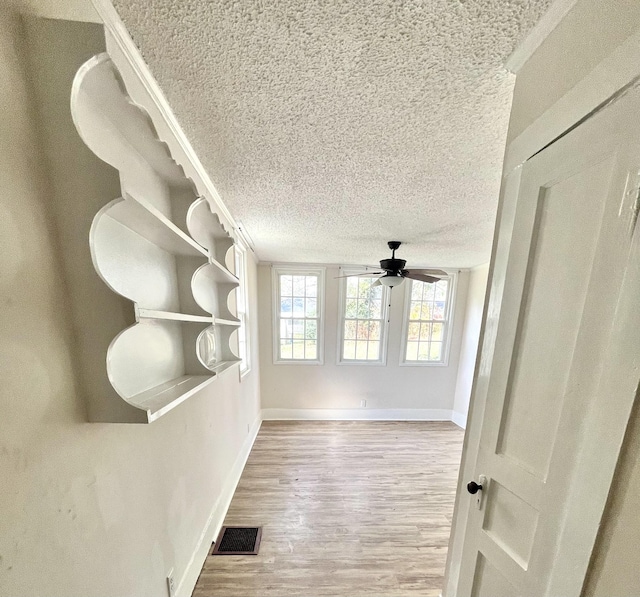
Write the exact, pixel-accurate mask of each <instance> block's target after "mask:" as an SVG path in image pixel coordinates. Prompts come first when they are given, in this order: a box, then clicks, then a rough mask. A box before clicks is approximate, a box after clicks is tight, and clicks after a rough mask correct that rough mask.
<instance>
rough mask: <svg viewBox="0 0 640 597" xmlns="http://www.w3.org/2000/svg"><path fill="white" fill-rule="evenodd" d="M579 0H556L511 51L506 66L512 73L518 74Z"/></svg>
mask: <svg viewBox="0 0 640 597" xmlns="http://www.w3.org/2000/svg"><path fill="white" fill-rule="evenodd" d="M577 2H578V0H555V2H554V3H553V4H552V5H551V6H550V7H549V10H547V12H546V13H544V15H543V16H542V18H541V19H540V20H539V21H538V22H537V24H536V25H535V26H534V27H533V29H531V31H530V32H529V34H528V35H527V36H526V37H525V38H524V40H522V42H521V43H520V44H519V45H518V47H517V48H516V49H515V50H514V51H513V52H512V53H511V56H509V58H507V59H506V61H505V63H504V67H505V68H506V69H507V70H508V71H509V72H510V73H513V74H514V75H517V74H518V71H519V70H520V69H521V68H522V67H523V66H524V64H525V63H526V62H527V60H529V58H531V56H532V55H533V53H534V52H535V51H536V50H537V49H538V48H539V47H540V45H541V44H542V42H543V41H544V40H545V39H547V37H548V36H549V35H550V34H551V32H552V31H553V30H554V29H555V28H556V27H557V26H558V25H559V24H560V22H561V21H562V19H564V18H565V16H567V14H568V13H569V11H570V10H571V9H572V8H573V7H574V6H575V5H576V4H577Z"/></svg>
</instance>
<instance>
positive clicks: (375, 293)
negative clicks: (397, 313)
mask: <svg viewBox="0 0 640 597" xmlns="http://www.w3.org/2000/svg"><path fill="white" fill-rule="evenodd" d="M373 282H375V280H373V281H372V284H373ZM383 289H384V286H382V285H380V286H376V287H375V288H371V290H370V291H369V292H370V293H371V298H372V299H375V300H381V299H382V290H383Z"/></svg>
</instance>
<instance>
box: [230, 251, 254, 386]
mask: <svg viewBox="0 0 640 597" xmlns="http://www.w3.org/2000/svg"><path fill="white" fill-rule="evenodd" d="M233 248H234V252H235V253H234V263H233V265H234V268H235V274H236V277H237V278H238V280H239V282H240V284H239V285H238V292H236V317H237V318H238V319H240V322H241V324H240V326H238V351H240V334H241V330H242V332H243V333H244V346H245V349H244V350H245V358H244V359H241V361H240V378H241V379H242V378H243V377H246V376H247V375H248V374H249V373H250V371H251V330H250V327H249V322H250V314H249V310H250V306H249V292H248V291H249V276H248V273H247V248H246V247H245V246H244V244H243V243H242V242H241V241H240V240H236V242H235V244H234V247H233ZM238 262H239V263H240V269H241V272H239V271H238V269H239V268H238ZM240 292H242V298H243V301H242V303H243V304H242V308H241V306H240V302H241V301H239V300H238V298H239V297H238V295H239V294H240ZM241 314H242V317H240V315H241ZM243 323H244V325H242V324H243ZM239 356H241V355H239Z"/></svg>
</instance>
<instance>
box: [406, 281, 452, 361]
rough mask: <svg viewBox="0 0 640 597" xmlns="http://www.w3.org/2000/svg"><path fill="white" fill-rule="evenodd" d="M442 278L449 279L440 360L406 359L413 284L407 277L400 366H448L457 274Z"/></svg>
mask: <svg viewBox="0 0 640 597" xmlns="http://www.w3.org/2000/svg"><path fill="white" fill-rule="evenodd" d="M442 279H443V280H449V285H448V287H447V298H446V306H445V318H444V322H445V326H444V331H443V334H444V339H443V341H442V360H440V361H407V360H406V357H407V342H408V338H407V336H408V332H409V323H410V320H409V315H410V314H411V286H412V284H413V281H412V280H409V279H407V280H406V281H405V289H404V294H405V297H404V308H403V312H402V313H403V317H402V341H401V345H400V366H401V367H448V366H449V356H450V353H451V336H452V335H453V334H452V330H453V320H454V313H455V302H456V290H457V286H458V275H457V274H455V273H453V274H447V276H442ZM406 282H411V284H406Z"/></svg>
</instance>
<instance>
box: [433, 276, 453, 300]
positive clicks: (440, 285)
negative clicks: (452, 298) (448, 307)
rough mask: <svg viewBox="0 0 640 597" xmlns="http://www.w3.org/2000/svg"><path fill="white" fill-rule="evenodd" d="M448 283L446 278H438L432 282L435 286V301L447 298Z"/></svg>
mask: <svg viewBox="0 0 640 597" xmlns="http://www.w3.org/2000/svg"><path fill="white" fill-rule="evenodd" d="M448 285H449V283H448V282H447V280H440V282H437V283H436V284H432V286H435V287H436V292H435V298H436V300H437V301H444V300H446V299H447V286H448Z"/></svg>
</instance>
